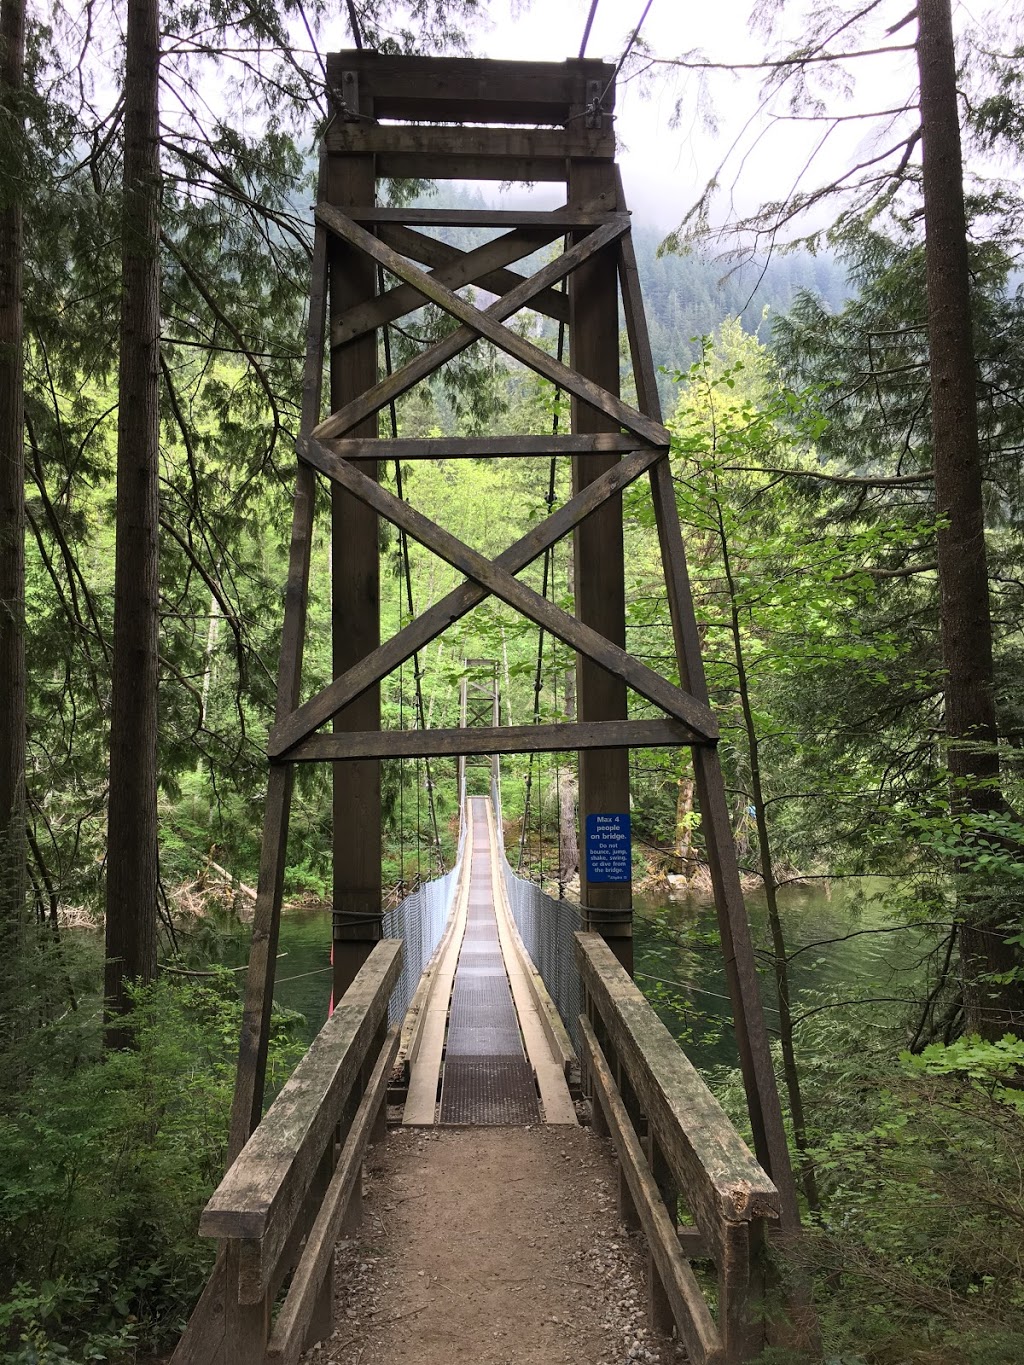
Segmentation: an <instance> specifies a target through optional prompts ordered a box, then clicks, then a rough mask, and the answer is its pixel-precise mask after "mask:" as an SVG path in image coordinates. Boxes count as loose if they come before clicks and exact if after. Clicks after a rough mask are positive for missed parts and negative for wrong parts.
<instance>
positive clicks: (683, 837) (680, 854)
mask: <svg viewBox="0 0 1024 1365" xmlns="http://www.w3.org/2000/svg"><path fill="white" fill-rule="evenodd" d="M685 762H686V771H685V772H683V773H680V774H679V780H678V782H677V784H676V837H675V848H674V850H673V852H674V854H675V859H676V875H677V876H680V877H685V878H686V884H687V886H689V885H690V883H691V882H692V881H693V874H694V872H695V871H696V870H697V853H696V849H695V848H694V846H693V764H692V763H691V762H690V759H689V756H688V755H687V757H686V759H685Z"/></svg>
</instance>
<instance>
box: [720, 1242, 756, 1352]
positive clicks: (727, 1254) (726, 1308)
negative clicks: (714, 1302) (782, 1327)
mask: <svg viewBox="0 0 1024 1365" xmlns="http://www.w3.org/2000/svg"><path fill="white" fill-rule="evenodd" d="M718 1323H719V1330H720V1331H721V1333H722V1341H723V1343H724V1345H725V1359H726V1362H727V1365H741V1363H742V1362H745V1361H748V1360H753V1359H755V1357H757V1356H758V1355H760V1353H761V1351H762V1350H763V1349H764V1346H765V1322H764V1219H763V1218H755V1219H753V1220H752V1221H751V1222H749V1223H733V1224H729V1225H727V1231H726V1232H725V1235H724V1236H723V1238H722V1255H721V1259H720V1261H719V1265H718Z"/></svg>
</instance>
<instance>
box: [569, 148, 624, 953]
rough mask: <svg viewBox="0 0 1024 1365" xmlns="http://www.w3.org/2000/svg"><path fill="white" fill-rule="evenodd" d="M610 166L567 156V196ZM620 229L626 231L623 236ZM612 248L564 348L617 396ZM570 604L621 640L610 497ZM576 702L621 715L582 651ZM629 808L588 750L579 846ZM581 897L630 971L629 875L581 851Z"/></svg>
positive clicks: (581, 560) (608, 684)
mask: <svg viewBox="0 0 1024 1365" xmlns="http://www.w3.org/2000/svg"><path fill="white" fill-rule="evenodd" d="M614 184H615V182H614V170H613V168H612V167H611V166H610V165H607V164H600V163H594V162H578V161H572V162H571V163H570V170H569V201H570V203H572V204H577V205H580V206H581V207H582V206H586V207H587V208H614V207H616V198H615V195H614V192H613V191H614ZM624 235H628V234H624ZM615 260H616V257H615V255H614V254H613V249H612V248H609V249H608V250H607V251H603V252H599V253H597V254H596V255H594V256H592V257H591V258H590V260H588V261H587V262H585V264H584V265H582V266H581V267H580V269H579V270H577V271H575V272H574V273H573V275H572V276H571V277H570V279H569V298H570V309H571V314H570V325H569V348H570V356H571V359H572V368H573V370H574V371H577V372H578V373H580V374H583V375H586V376H587V379H588V380H589V381H590V382H591V383H592V384H595V385H597V386H598V387H600V388H602V389H610V390H613V391H614V393H615V394H616V395H618V392H619V298H618V286H617V281H616V276H615ZM580 400H581V395H580V394H579V393H576V394H574V395H573V403H572V429H573V431H574V432H580V433H586V434H591V433H593V432H599V431H607V430H609V429H610V428H613V427H614V422H613V421H611V420H610V419H609V414H608V413H607V410H601V409H599V408H597V407H595V406H594V405H593V404H589V403H587V402H585V401H580ZM614 459H615V457H614V455H599V454H593V455H589V454H588V455H579V456H576V457H574V458H573V462H572V488H573V492H574V493H578V492H579V491H580V490H581V489H583V488H585V487H586V486H587V484H588V483H590V482H591V480H593V479H595V478H597V477H599V476H600V475H601V474H602V473H604V471H605V470H606V469H607V468H608V466H609V464H610V463H612V462H613V461H614ZM573 600H574V610H575V612H576V615H577V616H578V617H579V619H580V620H581V621H583V622H585V623H586V624H587V625H588V626H590V627H592V628H593V629H594V630H596V631H598V632H599V633H600V634H601V635H602V636H605V637H606V638H607V639H609V640H613V641H614V642H615V643H616V644H617V645H619V646H621V647H622V648H623V649H624V648H625V645H626V573H625V551H624V545H623V530H622V500H621V498H618V499H615V500H614V501H612V500H610V501H609V502H608V503H606V504H605V506H604V507H602V509H601V511H600V513H599V514H598V515H597V516H596V517H592V518H591V519H590V521H588V522H587V523H586V525H583V526H579V527H578V528H577V530H576V532H575V534H574V536H573ZM576 707H577V714H578V715H579V718H580V719H581V720H616V719H619V718H620V717H622V716H625V715H626V714H627V712H628V698H627V695H626V689H625V686H624V685H623V681H622V680H621V679H619V678H615V677H613V676H611V675H610V674H608V673H607V672H606V671H605V670H603V669H600V668H596V667H595V666H594V663H593V662H592V661H591V660H590V659H588V658H586V657H585V656H577V658H576ZM629 808H630V791H629V757H628V755H626V754H622V753H587V754H583V755H582V756H581V757H580V762H579V801H578V812H579V814H578V819H579V847H580V849H581V850H585V848H586V822H587V817H588V816H590V815H595V814H607V813H609V812H616V811H620V812H625V811H628V810H629ZM579 871H580V900H581V901H582V903H583V904H584V905H587V906H591V907H593V908H594V909H595V910H598V911H611V910H618V911H620V912H621V913H620V914H619V915H608V914H602V915H601V920H600V923H601V929H602V931H603V932H604V933H605V935H606V936H607V938H608V940H609V942H611V943H613V945H614V948H615V952H616V954H617V955H618V957H619V960H620V961H621V962H622V965H623V966H624V967H625V968H626V970H627V971H629V972H632V970H633V943H632V937H633V928H632V906H633V886H632V880H630V881H627V882H600V881H597V882H594V883H591V881H590V879H589V877H588V876H587V860H586V858H585V857H583V856H581V857H580V869H579Z"/></svg>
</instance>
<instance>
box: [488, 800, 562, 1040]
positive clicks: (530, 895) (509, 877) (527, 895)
mask: <svg viewBox="0 0 1024 1365" xmlns="http://www.w3.org/2000/svg"><path fill="white" fill-rule="evenodd" d="M491 801H492V803H493V805H494V812H495V823H496V825H497V828H498V839H499V842H500V845H501V861H502V867H503V869H504V873H505V891H506V894H507V896H508V903H509V906H510V907H511V910H512V918H513V919H514V920H515V922H516V928H517V929H518V930H519V937H520V938H521V939H522V940H523V944H524V946H525V948H526V951H527V952H528V953H529V954H530V957H531V958H532V960H533V965H534V966H535V967H536V968H537V971H538V972H540V976H541V980H542V981H543V982H544V985H545V986H546V987H547V989H548V994H549V995H550V996H551V999H552V1000H553V1001H554V1002H555V1008H556V1009H557V1010H558V1013H559V1015H560V1016H561V1019H562V1023H563V1024H564V1025H565V1027H566V1029H567V1031H568V1034H569V1037H570V1039H571V1040H572V1045H573V1047H574V1048H575V1050H576V1053H577V1055H579V1053H580V1031H579V1017H580V1014H581V1013H582V1011H583V986H582V984H581V982H580V974H579V970H578V968H577V966H576V955H575V944H574V941H573V934H574V933H575V932H576V931H577V929H582V928H583V927H584V925H583V912H582V910H581V909H580V907H579V906H578V905H574V904H573V903H572V901H565V900H555V899H554V897H553V896H549V895H547V894H546V893H545V892H544V891H542V890H541V889H540V887H539V886H537V885H536V883H534V882H529V881H526V880H524V878H522V877H518V876H516V874H515V872H513V871H512V868H511V867H510V865H509V861H508V859H507V858H506V856H505V841H504V839H503V838H502V834H501V829H502V824H501V795H500V792H499V791H498V788H497V785H496V784H495V783H492V784H491Z"/></svg>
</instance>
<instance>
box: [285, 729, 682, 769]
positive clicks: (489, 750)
mask: <svg viewBox="0 0 1024 1365" xmlns="http://www.w3.org/2000/svg"><path fill="white" fill-rule="evenodd" d="M703 743H706V741H705V740H703V739H702V738H701V736H700V735H697V734H695V733H694V732H693V730H691V729H690V728H689V727H688V726H686V725H681V724H680V723H679V722H678V721H675V720H619V721H611V720H607V721H590V722H586V723H584V722H576V723H572V722H567V723H565V724H556V725H501V726H473V727H471V728H470V729H461V728H458V727H457V728H453V729H450V730H371V731H367V732H366V733H365V734H361V735H360V734H343V735H341V734H323V735H313V736H312V737H311V738H310V739H306V740H303V741H302V743H301V744H298V745H296V747H295V748H293V749H291V750H289V752H288V754H287V755H286V757H287V760H288V762H290V763H292V762H294V763H312V762H323V761H325V760H336V759H356V758H435V757H443V756H445V755H449V754H532V753H568V752H570V751H572V752H575V751H576V750H579V749H653V748H664V747H666V746H669V745H680V744H703Z"/></svg>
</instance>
